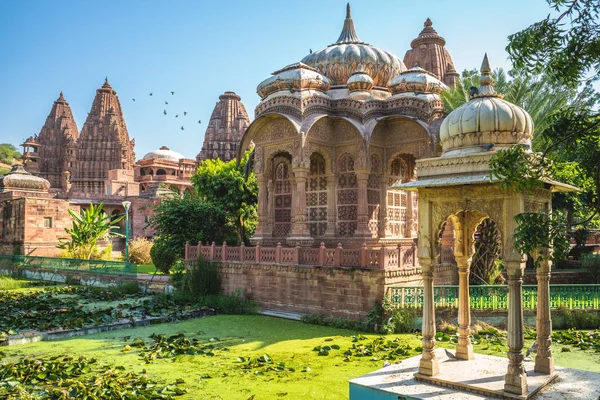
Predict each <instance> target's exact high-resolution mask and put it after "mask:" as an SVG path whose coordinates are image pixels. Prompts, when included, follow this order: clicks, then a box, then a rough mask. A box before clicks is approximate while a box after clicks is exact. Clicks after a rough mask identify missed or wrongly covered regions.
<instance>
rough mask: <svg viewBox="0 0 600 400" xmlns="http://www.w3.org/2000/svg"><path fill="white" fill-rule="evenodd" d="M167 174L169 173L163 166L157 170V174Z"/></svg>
mask: <svg viewBox="0 0 600 400" xmlns="http://www.w3.org/2000/svg"><path fill="white" fill-rule="evenodd" d="M166 174H167V173H166V172H165V170H164V169H162V168H161V169H159V170H157V171H156V175H166Z"/></svg>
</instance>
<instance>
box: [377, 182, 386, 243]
mask: <svg viewBox="0 0 600 400" xmlns="http://www.w3.org/2000/svg"><path fill="white" fill-rule="evenodd" d="M387 180H388V177H387V176H386V175H385V174H383V175H381V180H380V181H379V183H380V186H381V197H380V198H379V229H378V235H379V237H380V238H384V237H386V231H387V225H388V216H387V196H388V194H387V192H388V183H387Z"/></svg>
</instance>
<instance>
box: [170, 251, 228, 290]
mask: <svg viewBox="0 0 600 400" xmlns="http://www.w3.org/2000/svg"><path fill="white" fill-rule="evenodd" d="M178 289H179V291H180V292H182V294H184V295H185V296H187V297H188V298H189V299H192V300H197V299H200V298H202V297H205V296H212V295H217V294H219V292H221V278H220V277H219V269H218V265H217V263H214V262H210V261H206V260H204V259H203V258H202V257H199V258H198V259H197V260H195V261H192V262H191V264H190V269H189V270H188V271H187V273H186V274H185V275H184V277H183V280H182V282H181V283H180V284H179V288H178Z"/></svg>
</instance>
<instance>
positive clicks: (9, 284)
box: [0, 276, 47, 290]
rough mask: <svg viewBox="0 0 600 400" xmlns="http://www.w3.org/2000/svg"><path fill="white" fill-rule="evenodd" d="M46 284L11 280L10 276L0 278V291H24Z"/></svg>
mask: <svg viewBox="0 0 600 400" xmlns="http://www.w3.org/2000/svg"><path fill="white" fill-rule="evenodd" d="M45 285H47V283H45V282H40V281H28V280H25V279H17V278H12V277H10V276H0V290H17V289H26V288H30V287H35V286H45Z"/></svg>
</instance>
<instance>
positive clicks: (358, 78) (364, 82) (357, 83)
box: [346, 67, 373, 92]
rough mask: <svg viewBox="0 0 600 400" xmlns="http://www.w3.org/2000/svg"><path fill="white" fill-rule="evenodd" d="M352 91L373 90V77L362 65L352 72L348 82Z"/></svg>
mask: <svg viewBox="0 0 600 400" xmlns="http://www.w3.org/2000/svg"><path fill="white" fill-rule="evenodd" d="M346 85H347V86H348V89H350V91H351V92H354V91H356V90H371V88H372V87H373V78H371V77H370V76H369V74H367V73H366V72H365V71H364V70H363V69H362V68H361V67H358V69H357V70H356V71H355V72H353V73H352V75H351V76H350V78H348V82H347V83H346Z"/></svg>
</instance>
